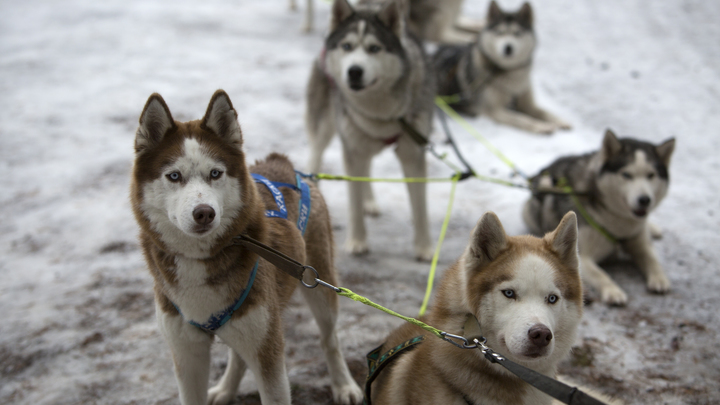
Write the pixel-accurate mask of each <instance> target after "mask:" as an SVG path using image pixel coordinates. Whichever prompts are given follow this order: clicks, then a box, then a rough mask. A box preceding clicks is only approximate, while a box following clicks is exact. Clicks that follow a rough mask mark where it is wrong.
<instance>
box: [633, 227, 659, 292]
mask: <svg viewBox="0 0 720 405" xmlns="http://www.w3.org/2000/svg"><path fill="white" fill-rule="evenodd" d="M623 248H624V249H625V250H626V251H627V252H628V253H629V254H630V257H632V259H633V261H634V262H635V264H637V266H638V267H639V268H640V271H642V272H643V274H644V275H645V279H646V280H647V288H648V290H650V291H652V292H655V293H660V294H663V293H666V292H668V291H670V280H668V278H667V276H666V275H665V271H664V270H663V268H662V266H661V265H660V261H659V260H658V259H657V255H656V254H655V250H654V249H653V247H652V242H651V240H650V230H649V229H647V226H646V227H645V229H643V231H642V232H641V233H640V235H638V236H636V237H634V238H632V239H628V240H626V241H624V242H623Z"/></svg>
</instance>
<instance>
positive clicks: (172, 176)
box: [167, 172, 182, 182]
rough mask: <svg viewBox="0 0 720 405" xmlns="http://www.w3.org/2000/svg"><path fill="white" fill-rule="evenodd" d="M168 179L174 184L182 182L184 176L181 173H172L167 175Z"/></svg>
mask: <svg viewBox="0 0 720 405" xmlns="http://www.w3.org/2000/svg"><path fill="white" fill-rule="evenodd" d="M167 178H168V179H170V181H172V182H177V181H180V179H182V176H181V175H180V172H172V173H170V174H168V175H167Z"/></svg>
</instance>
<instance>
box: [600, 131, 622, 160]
mask: <svg viewBox="0 0 720 405" xmlns="http://www.w3.org/2000/svg"><path fill="white" fill-rule="evenodd" d="M621 149H622V144H621V143H620V141H619V140H618V138H617V136H616V135H615V133H614V132H613V131H612V129H610V128H608V129H607V130H606V131H605V136H604V137H603V142H602V153H603V157H604V158H605V160H608V159H609V158H610V157H612V156H615V155H616V154H618V153H619V152H620V150H621Z"/></svg>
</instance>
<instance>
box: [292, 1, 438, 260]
mask: <svg viewBox="0 0 720 405" xmlns="http://www.w3.org/2000/svg"><path fill="white" fill-rule="evenodd" d="M429 69H430V67H429V63H428V61H427V59H426V57H425V54H424V53H423V49H422V46H421V45H420V43H419V42H418V41H417V40H415V39H414V38H413V37H411V36H410V35H409V34H408V33H407V31H406V29H405V20H404V18H403V16H402V13H401V12H400V9H399V8H398V5H397V4H396V3H395V2H391V3H389V4H387V5H385V6H383V7H382V8H380V9H378V8H377V7H370V6H367V7H363V8H358V9H353V8H352V7H351V6H350V5H349V4H348V2H347V0H335V2H334V3H333V6H332V20H331V23H330V34H329V35H328V37H327V39H326V41H325V48H324V50H323V52H322V54H321V55H320V57H319V58H318V59H317V60H316V61H315V62H314V64H313V68H312V74H311V76H310V81H309V83H308V86H307V111H306V114H305V122H306V126H307V132H308V137H309V141H310V161H309V165H308V169H309V171H310V172H312V173H317V172H319V171H320V167H321V165H322V154H323V152H324V150H325V148H326V147H327V145H328V144H329V143H330V140H331V139H332V137H333V135H334V133H335V132H336V131H337V132H338V133H339V134H340V139H341V141H342V147H343V159H344V162H345V171H346V173H347V174H348V175H350V176H360V177H367V176H370V162H371V160H372V158H373V156H375V155H376V154H378V153H380V152H381V151H382V150H383V149H385V148H387V147H389V146H391V147H393V148H394V150H395V154H396V155H397V157H398V159H399V160H400V164H401V165H402V170H403V173H404V175H405V177H426V175H427V170H426V164H425V150H424V148H423V147H422V146H420V145H418V143H416V142H415V141H414V140H413V138H412V137H411V136H410V135H409V134H408V133H406V132H405V130H404V129H403V126H402V125H401V120H404V121H405V122H407V123H408V124H410V125H411V126H412V127H414V128H415V129H416V130H417V131H419V132H420V134H423V135H424V136H425V137H427V136H429V134H430V130H431V126H432V115H433V106H434V104H433V97H434V81H433V75H432V73H431V71H430V70H429ZM407 187H408V192H409V194H410V205H411V209H412V218H413V225H414V227H415V240H414V247H415V255H416V257H417V258H418V259H421V260H429V259H430V258H431V257H432V253H433V247H432V242H431V240H430V230H429V227H428V216H427V202H426V194H425V189H426V186H425V184H424V183H408V186H407ZM348 190H349V194H350V195H349V197H350V198H349V204H350V224H349V229H348V239H347V241H346V244H345V247H346V250H347V251H348V252H350V253H353V254H362V253H366V252H367V251H368V245H367V235H366V231H365V222H364V218H363V215H364V214H369V215H377V214H378V208H377V205H376V203H375V198H374V197H373V193H372V188H371V186H370V184H369V183H360V182H350V183H349V184H348Z"/></svg>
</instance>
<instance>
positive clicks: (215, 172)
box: [210, 169, 223, 179]
mask: <svg viewBox="0 0 720 405" xmlns="http://www.w3.org/2000/svg"><path fill="white" fill-rule="evenodd" d="M222 174H223V172H221V171H220V170H217V169H213V171H211V172H210V177H212V178H213V179H217V178H220V176H221V175H222Z"/></svg>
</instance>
